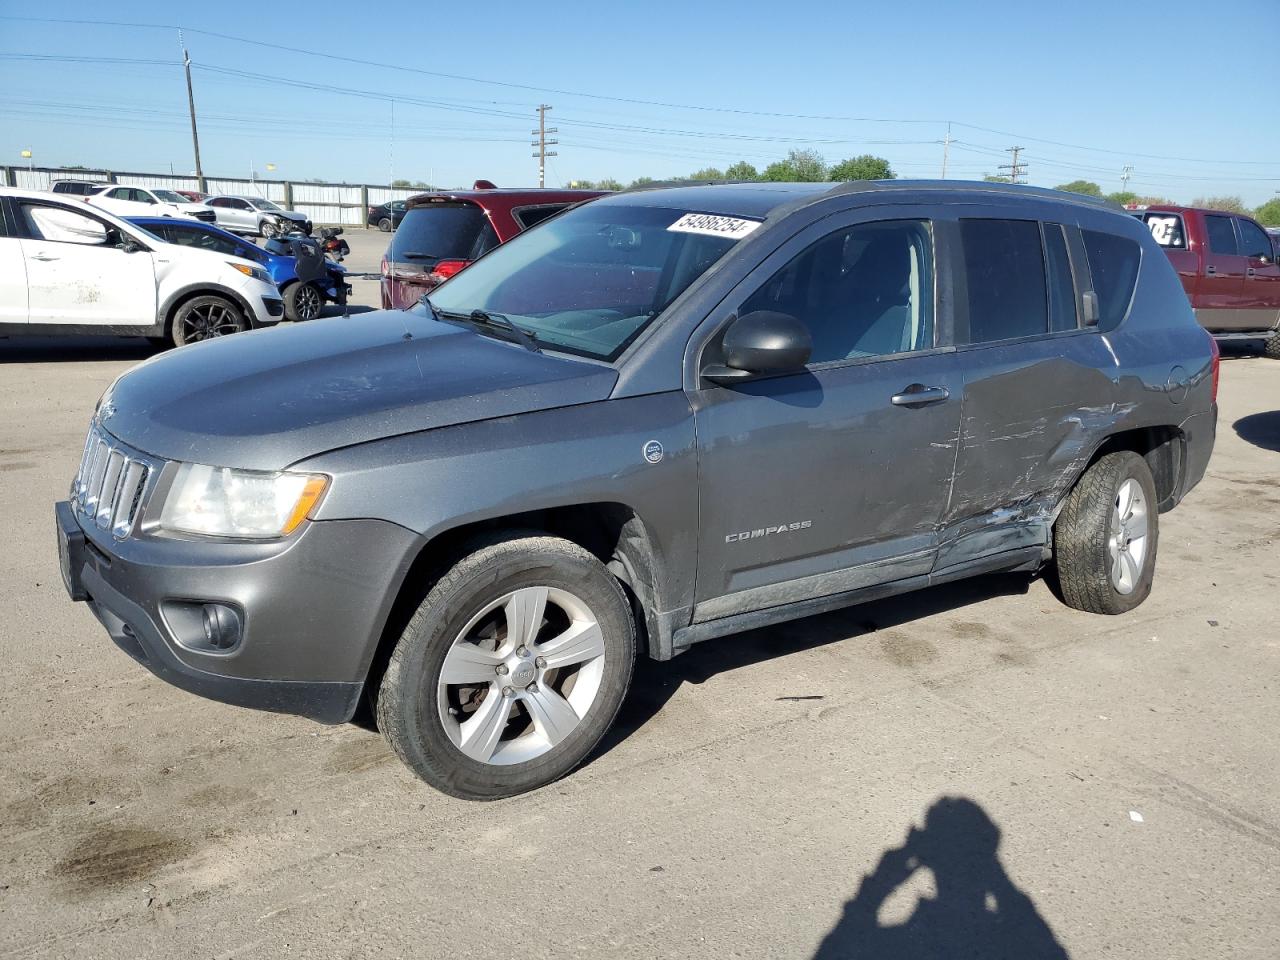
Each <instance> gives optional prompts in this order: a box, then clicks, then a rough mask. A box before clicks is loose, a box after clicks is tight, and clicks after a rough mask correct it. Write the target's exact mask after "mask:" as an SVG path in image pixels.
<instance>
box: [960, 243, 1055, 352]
mask: <svg viewBox="0 0 1280 960" xmlns="http://www.w3.org/2000/svg"><path fill="white" fill-rule="evenodd" d="M960 239H961V242H962V244H963V248H964V264H965V280H966V282H967V285H968V304H969V342H970V343H990V342H993V341H996V340H1012V339H1015V338H1017V337H1031V336H1038V335H1041V334H1044V333H1045V332H1047V331H1048V329H1049V303H1048V297H1047V296H1046V281H1045V258H1044V251H1043V250H1042V249H1041V245H1040V224H1039V223H1037V222H1036V221H1034V220H968V219H962V220H961V221H960Z"/></svg>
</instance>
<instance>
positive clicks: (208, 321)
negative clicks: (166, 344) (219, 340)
mask: <svg viewBox="0 0 1280 960" xmlns="http://www.w3.org/2000/svg"><path fill="white" fill-rule="evenodd" d="M248 329H249V324H248V322H247V321H246V320H245V318H244V314H242V313H241V312H240V308H239V307H237V306H236V305H235V304H234V303H232V302H231V301H230V300H227V299H225V298H224V297H215V296H207V297H192V298H191V299H190V300H188V301H187V302H186V303H184V304H183V305H182V306H180V307H179V308H178V312H177V313H175V314H174V315H173V330H172V333H171V335H172V337H173V345H174V346H175V347H181V346H185V345H186V344H188V343H196V342H197V341H200V340H212V339H214V338H215V337H225V336H227V335H228V334H232V333H240V332H242V331H244V330H248Z"/></svg>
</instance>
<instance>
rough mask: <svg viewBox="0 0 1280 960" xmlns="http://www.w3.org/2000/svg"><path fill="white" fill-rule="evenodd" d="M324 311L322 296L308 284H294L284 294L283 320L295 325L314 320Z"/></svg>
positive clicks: (316, 288)
mask: <svg viewBox="0 0 1280 960" xmlns="http://www.w3.org/2000/svg"><path fill="white" fill-rule="evenodd" d="M323 309H324V294H323V293H321V292H320V289H319V288H318V287H315V286H313V285H312V284H309V283H294V284H291V285H290V286H289V288H288V289H287V290H285V292H284V315H285V319H287V320H292V321H294V322H295V323H297V322H300V321H305V320H314V319H315V318H316V317H318V316H320V311H321V310H323Z"/></svg>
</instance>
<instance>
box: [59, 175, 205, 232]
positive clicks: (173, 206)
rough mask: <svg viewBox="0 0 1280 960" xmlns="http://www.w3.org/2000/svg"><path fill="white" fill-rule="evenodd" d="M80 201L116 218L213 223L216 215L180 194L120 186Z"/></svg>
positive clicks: (100, 189)
mask: <svg viewBox="0 0 1280 960" xmlns="http://www.w3.org/2000/svg"><path fill="white" fill-rule="evenodd" d="M55 192H58V191H55ZM84 200H85V203H91V204H93V205H94V206H95V207H101V208H102V209H103V210H109V211H111V212H112V213H114V214H115V215H116V216H117V217H194V218H195V219H196V220H203V221H204V222H205V223H213V222H214V221H215V220H216V219H217V216H218V215H217V214H216V213H215V212H214V210H213V208H212V207H210V206H206V205H205V204H203V203H196V202H195V201H194V200H191V199H189V198H187V197H184V196H183V195H182V194H180V193H175V192H174V191H173V190H160V189H158V188H151V187H121V186H116V185H114V184H110V183H106V184H103V185H102V186H101V187H98V188H97V189H96V190H94V191H93V192H92V193H90V194H87V195H86V196H85V198H84Z"/></svg>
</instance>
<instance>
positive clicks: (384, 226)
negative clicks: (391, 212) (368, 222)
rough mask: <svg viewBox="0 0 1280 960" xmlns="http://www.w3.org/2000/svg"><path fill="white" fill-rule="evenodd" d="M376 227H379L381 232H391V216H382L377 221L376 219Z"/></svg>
mask: <svg viewBox="0 0 1280 960" xmlns="http://www.w3.org/2000/svg"><path fill="white" fill-rule="evenodd" d="M378 229H379V230H381V231H382V232H383V233H390V232H391V218H390V217H383V218H382V219H381V220H379V221H378Z"/></svg>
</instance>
